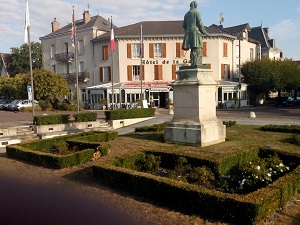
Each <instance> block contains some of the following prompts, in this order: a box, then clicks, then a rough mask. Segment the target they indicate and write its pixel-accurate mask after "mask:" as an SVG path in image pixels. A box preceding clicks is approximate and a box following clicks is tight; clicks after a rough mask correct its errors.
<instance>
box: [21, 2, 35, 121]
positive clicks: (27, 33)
mask: <svg viewBox="0 0 300 225" xmlns="http://www.w3.org/2000/svg"><path fill="white" fill-rule="evenodd" d="M24 42H25V43H27V44H28V51H29V68H30V81H31V92H30V94H31V96H30V95H29V91H28V90H27V92H28V97H31V99H28V100H31V104H32V119H33V122H34V116H35V111H34V88H33V73H32V57H31V41H30V17H29V5H28V0H26V11H25V36H24Z"/></svg>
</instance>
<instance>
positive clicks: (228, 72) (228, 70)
mask: <svg viewBox="0 0 300 225" xmlns="http://www.w3.org/2000/svg"><path fill="white" fill-rule="evenodd" d="M227 74H228V79H230V64H228V65H227Z"/></svg>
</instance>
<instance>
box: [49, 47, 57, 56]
mask: <svg viewBox="0 0 300 225" xmlns="http://www.w3.org/2000/svg"><path fill="white" fill-rule="evenodd" d="M55 53H56V48H55V45H51V46H50V58H51V59H53V58H54V57H55Z"/></svg>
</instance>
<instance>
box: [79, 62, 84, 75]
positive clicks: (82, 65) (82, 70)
mask: <svg viewBox="0 0 300 225" xmlns="http://www.w3.org/2000/svg"><path fill="white" fill-rule="evenodd" d="M82 72H84V62H83V61H81V62H79V73H82Z"/></svg>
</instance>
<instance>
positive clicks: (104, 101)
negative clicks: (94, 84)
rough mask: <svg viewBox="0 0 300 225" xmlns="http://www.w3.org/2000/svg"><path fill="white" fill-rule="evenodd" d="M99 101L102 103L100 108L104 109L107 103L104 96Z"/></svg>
mask: <svg viewBox="0 0 300 225" xmlns="http://www.w3.org/2000/svg"><path fill="white" fill-rule="evenodd" d="M100 103H101V104H102V109H103V110H105V109H106V105H107V99H106V98H101V99H100Z"/></svg>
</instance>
